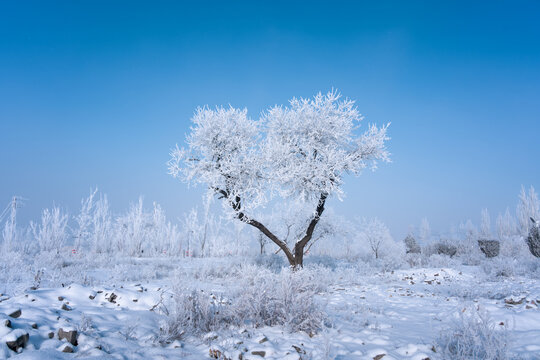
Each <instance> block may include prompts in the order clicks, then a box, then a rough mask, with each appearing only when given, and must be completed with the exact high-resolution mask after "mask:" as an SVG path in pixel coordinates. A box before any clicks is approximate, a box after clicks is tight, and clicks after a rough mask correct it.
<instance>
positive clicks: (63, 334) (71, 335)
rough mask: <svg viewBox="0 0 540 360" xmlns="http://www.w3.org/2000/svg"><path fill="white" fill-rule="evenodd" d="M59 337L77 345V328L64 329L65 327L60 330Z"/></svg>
mask: <svg viewBox="0 0 540 360" xmlns="http://www.w3.org/2000/svg"><path fill="white" fill-rule="evenodd" d="M58 339H59V340H62V339H66V340H67V341H68V342H69V343H70V344H71V345H73V346H77V330H71V331H64V329H60V330H58Z"/></svg>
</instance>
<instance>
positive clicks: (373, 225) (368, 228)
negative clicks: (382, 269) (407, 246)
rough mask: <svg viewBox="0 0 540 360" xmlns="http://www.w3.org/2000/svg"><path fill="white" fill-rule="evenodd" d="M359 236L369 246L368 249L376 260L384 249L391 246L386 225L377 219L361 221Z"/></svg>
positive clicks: (390, 238)
mask: <svg viewBox="0 0 540 360" xmlns="http://www.w3.org/2000/svg"><path fill="white" fill-rule="evenodd" d="M360 236H361V237H363V238H364V239H365V241H366V242H367V243H368V244H369V248H370V249H371V252H372V253H373V256H375V259H378V258H379V257H380V256H381V253H382V252H383V251H384V249H385V248H388V247H390V245H392V242H393V240H392V236H391V235H390V231H389V230H388V228H387V227H386V225H385V224H384V223H383V222H382V221H380V220H379V219H377V218H373V219H363V220H362V223H361V232H360Z"/></svg>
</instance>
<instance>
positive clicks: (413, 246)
mask: <svg viewBox="0 0 540 360" xmlns="http://www.w3.org/2000/svg"><path fill="white" fill-rule="evenodd" d="M403 242H404V243H405V249H406V252H407V254H420V252H421V249H420V245H418V243H417V242H416V239H415V238H414V237H413V236H412V235H411V234H409V235H407V237H406V238H405V239H404V240H403Z"/></svg>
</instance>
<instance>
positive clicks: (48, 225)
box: [30, 207, 68, 252]
mask: <svg viewBox="0 0 540 360" xmlns="http://www.w3.org/2000/svg"><path fill="white" fill-rule="evenodd" d="M67 221H68V215H66V214H64V213H62V211H61V210H60V208H58V207H53V209H52V210H49V209H45V210H43V213H42V215H41V223H40V224H35V223H33V222H32V223H30V228H31V229H32V233H33V235H34V238H35V239H36V240H37V242H38V244H39V249H40V251H57V252H58V251H59V250H60V248H61V247H62V246H64V243H65V241H66V239H67V232H66V230H67Z"/></svg>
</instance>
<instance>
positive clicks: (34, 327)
mask: <svg viewBox="0 0 540 360" xmlns="http://www.w3.org/2000/svg"><path fill="white" fill-rule="evenodd" d="M30 326H32V329H37V328H38V324H36V323H33V324H32V325H30Z"/></svg>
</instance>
